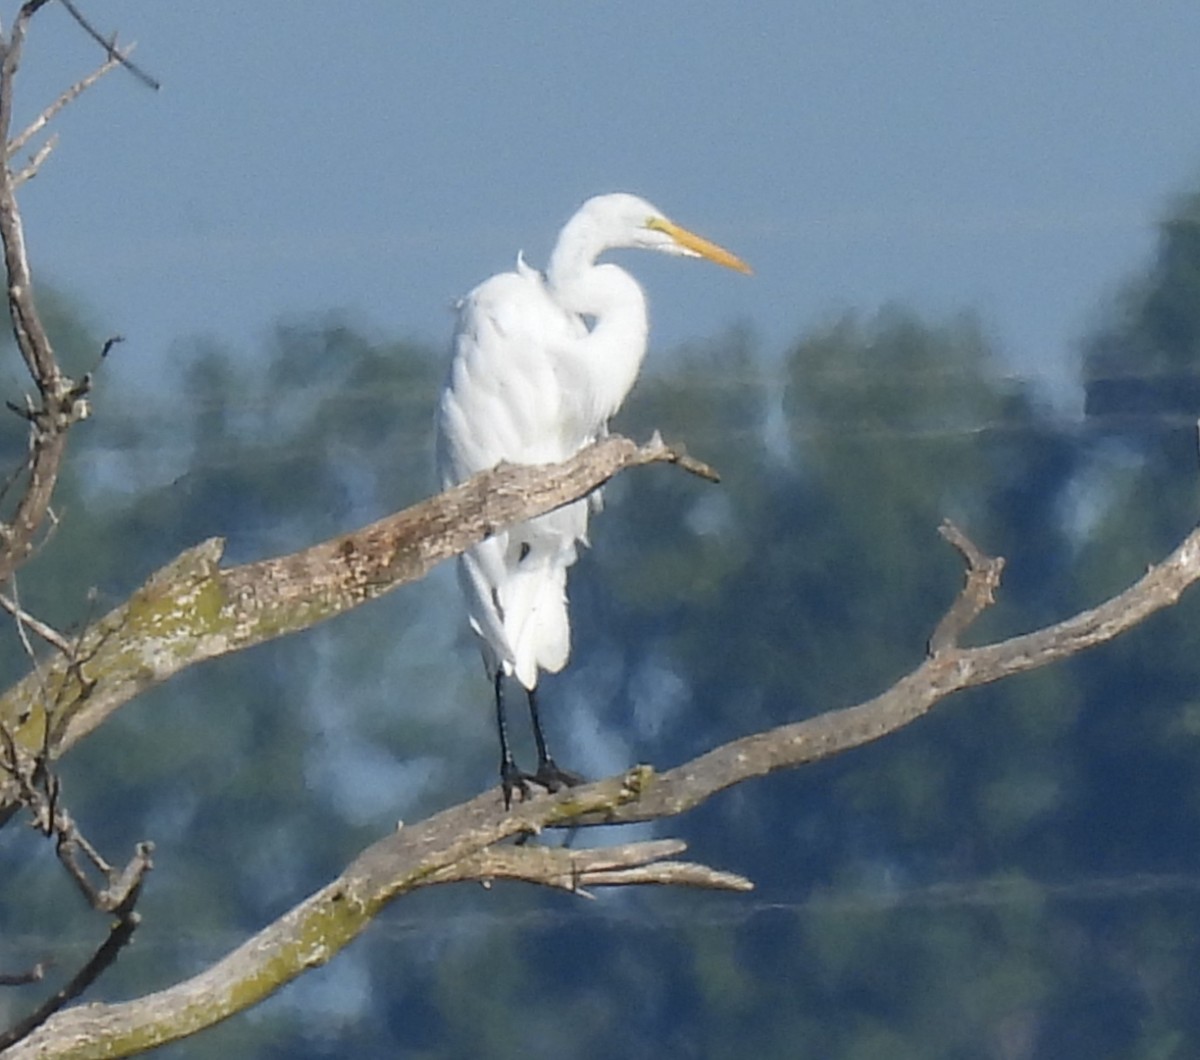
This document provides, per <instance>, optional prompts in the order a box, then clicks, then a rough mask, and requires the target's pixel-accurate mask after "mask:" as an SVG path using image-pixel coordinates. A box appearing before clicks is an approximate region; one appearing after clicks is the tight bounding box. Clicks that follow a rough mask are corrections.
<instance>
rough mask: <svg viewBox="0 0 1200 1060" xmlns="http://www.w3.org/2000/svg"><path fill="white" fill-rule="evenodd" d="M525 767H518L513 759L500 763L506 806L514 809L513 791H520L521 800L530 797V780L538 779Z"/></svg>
mask: <svg viewBox="0 0 1200 1060" xmlns="http://www.w3.org/2000/svg"><path fill="white" fill-rule="evenodd" d="M536 779H537V778H536V777H532V776H530V775H529V774H528V773H526V772H525V771H524V770H523V769H520V768H518V766H517V763H516V762H514V761H513V760H512V759H509V760H508V761H505V762H501V763H500V788H501V790H502V791H503V792H504V808H505V809H506V810H511V809H512V801H513V792H514V791H516V792H520V794H521V801H522V802H524V801H525V800H526V799H527V798H529V782H530V781H531V780H536Z"/></svg>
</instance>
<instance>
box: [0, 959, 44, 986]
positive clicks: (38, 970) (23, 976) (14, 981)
mask: <svg viewBox="0 0 1200 1060" xmlns="http://www.w3.org/2000/svg"><path fill="white" fill-rule="evenodd" d="M45 978H46V962H45V961H38V962H37V964H35V965H34V966H33V967H32V968H30V969H29V971H27V972H0V986H26V985H27V984H29V983H40V982H41V981H42V980H43V979H45Z"/></svg>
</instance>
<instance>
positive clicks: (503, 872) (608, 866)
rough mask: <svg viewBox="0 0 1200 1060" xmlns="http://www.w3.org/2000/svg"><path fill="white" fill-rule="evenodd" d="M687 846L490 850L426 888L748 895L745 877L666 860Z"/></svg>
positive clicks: (435, 877) (667, 842) (654, 843)
mask: <svg viewBox="0 0 1200 1060" xmlns="http://www.w3.org/2000/svg"><path fill="white" fill-rule="evenodd" d="M686 849H687V844H686V843H684V842H683V841H682V840H679V839H657V840H648V841H645V842H637V843H626V844H624V845H622V846H616V847H599V848H595V849H591V850H587V849H585V850H573V849H568V848H564V847H543V846H492V847H488V848H487V849H485V850H481V851H479V852H478V853H477V854H475V855H473V856H471V857H467V858H463V859H461V860H459V861H456V862H454V863H453V864H452V865H448V866H446V867H445V868H444V869H441V870H439V871H438V872H435V873H432V874H431V875H430V880H429V882H431V883H455V882H461V881H464V880H483V881H484V882H489V881H491V880H493V879H508V880H523V881H525V882H527V883H537V884H541V885H542V886H545V887H555V888H557V889H559V890H563V891H570V892H571V893H573V894H578V895H580V896H581V897H585V898H590V897H592V895H591V894H589V893H588V891H587V890H586V888H588V887H626V886H631V885H634V886H636V885H645V884H673V885H682V886H689V887H707V888H713V889H719V890H731V891H750V890H753V889H754V884H752V883H751V882H750V881H749V880H748V879H746V878H745V877H744V876H739V875H737V874H736V873H732V872H721V871H719V870H717V869H712V868H709V867H708V866H707V865H698V864H695V863H692V862H684V861H668V860H666V859H667V858H671V857H674V856H675V855H676V854H681V853H683V851H685V850H686Z"/></svg>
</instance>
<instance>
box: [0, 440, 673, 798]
mask: <svg viewBox="0 0 1200 1060" xmlns="http://www.w3.org/2000/svg"><path fill="white" fill-rule="evenodd" d="M685 459H686V458H685V455H684V454H683V453H682V451H681V450H678V449H674V448H672V447H670V446H667V445H665V444H663V442H662V441H661V439H660V440H657V441H653V440H652V441H651V442H650V443H648V444H647V445H644V446H640V447H639V446H637V445H636V444H634V443H633V442H631V441H629V439H627V438H622V437H621V436H619V435H611V436H610V437H608V438H606V439H604V440H603V441H601V442H597V443H596V444H595V445H593V446H590V447H589V448H587V449H585V450H583V451H582V452H581V453H579V454H577V455H576V456H575V457H573V458H572V459H571V460H568V461H565V462H563V463H562V464H557V465H551V466H546V467H516V466H511V465H509V466H501V467H499V468H496V469H495V470H493V471H489V472H485V473H483V474H481V475H477V476H476V477H475V478H473V479H471V480H470V481H468V482H466V483H464V484H463V485H461V486H458V487H457V488H455V489H453V490H450V491H448V492H446V493H443V494H441V495H440V496H437V497H433V498H430V499H429V500H427V501H423V502H422V503H420V504H417V505H414V506H413V507H412V508H408V509H406V510H405V511H402V512H399V513H397V514H395V515H392V516H389V517H387V518H385V519H381V520H379V521H378V522H376V523H373V524H372V525H370V526H367V527H364V528H363V529H361V530H357V531H355V532H353V533H349V534H344V535H342V536H341V537H337V538H334V539H332V540H330V541H325V542H322V543H321V544H318V545H314V546H312V547H311V548H308V549H304V550H303V551H301V552H297V553H294V554H293V555H290V556H283V557H279V558H276V559H268V560H263V561H261V562H258V563H249V564H245V565H243V566H240V567H232V568H227V569H222V568H221V567H220V559H221V552H222V548H223V542H222V541H221V540H220V539H217V538H214V539H211V540H209V541H206V542H203V543H202V544H200V545H197V546H196V547H195V548H193V549H190V550H189V551H187V552H185V553H183V554H182V555H181V556H180V557H179V558H178V559H176V560H175V561H174V562H172V563H171V564H170V565H169V566H167V567H165V568H163V569H162V570H161V571H159V572H158V573H157V574H155V575H154V576H153V577H152V578H151V579H150V580H149V581H148V582H147V583H146V584H145V585H144V586H143V587H142V588H141V589H139V590H138V591H137V592H135V593H134V594H133V596H131V597H130V598H129V600H128V601H127V602H126V603H124V604H122V605H121V606H120V607H118V608H116V609H114V610H113V611H111V612H110V613H109V614H107V615H105V616H104V617H103V618H101V619H100V620H99V621H97V622H95V623H93V624H92V625H91V626H89V627H88V628H87V629H86V630H84V632H83V633H82V634H81V635H80V637H79V645H78V649H77V651H76V654H75V657H74V661H68V660H67V659H63V658H60V659H55V660H51V661H50V662H48V663H47V664H46V665H45V666H44V667H43V668H42V672H43V675H44V679H45V682H46V685H47V687H48V689H49V693H50V696H49V702H50V703H51V704H53V705H54V706H53V709H52V710H51V711H49V712H48V711H47V709H46V705H47V697H46V696H45V695H43V694H42V693H41V690H40V688H39V685H38V680H37V675H36V674H30V675H29V676H27V677H26V678H25V679H24V680H23V681H21V682H20V683H19V684H17V685H16V686H15V687H13V688H11V689H9V691H8V692H6V693H5V694H4V695H3V696H0V724H4V725H7V726H8V727H9V729H10V730H11V731H12V733H13V735H14V737H15V738H16V739H17V740H18V742H20V743H22V744H23V745H24V746H27V747H35V746H40V745H41V744H42V743H43V742H44V741H48V746H49V748H50V751H51V754H52V755H54V756H57V755H59V754H62V753H64V752H65V751H67V750H68V749H70V748H71V747H72V746H74V744H75V743H77V742H78V741H79V740H80V739H82V738H83V737H84V736H86V735H87V734H88V733H90V732H91V731H92V730H94V729H95V728H96V727H97V726H98V725H100V724H101V723H102V722H103V721H104V720H105V719H106V718H108V717H109V716H110V715H111V714H112V713H113V711H115V710H117V709H118V708H120V707H121V706H122V705H123V704H125V703H127V702H129V701H130V700H131V699H133V698H134V697H135V696H137V695H139V694H140V693H142V692H144V691H145V690H146V689H148V688H152V687H154V686H155V685H157V684H160V683H161V682H163V681H165V680H166V679H167V678H169V677H171V676H173V675H174V674H176V673H178V672H179V671H180V670H182V669H185V668H186V667H189V666H192V665H194V664H195V663H198V662H201V661H203V660H205V659H211V658H214V657H216V656H220V655H225V654H228V653H230V652H234V651H240V650H242V649H243V648H247V647H250V646H251V645H254V644H259V643H262V642H263V641H266V640H271V639H274V638H275V637H279V636H282V635H284V634H286V633H293V632H296V631H298V630H301V629H306V628H308V627H310V626H312V625H315V624H316V623H317V622H320V621H323V620H325V619H327V618H331V617H333V616H334V615H337V614H341V613H342V612H344V611H347V610H349V609H351V608H353V607H357V606H358V605H360V604H362V603H365V602H366V601H368V600H372V599H374V598H375V597H377V596H379V595H381V594H383V593H385V592H388V591H390V590H392V589H394V588H396V587H397V586H399V585H403V584H405V583H407V582H411V581H415V580H417V579H419V578H421V577H423V576H424V575H425V574H426V573H427V572H428V571H429V570H430V569H431V568H432V567H433V566H434V565H435V564H436V563H439V562H441V561H442V560H444V559H448V558H450V557H451V556H454V555H456V554H457V553H459V552H462V551H463V550H464V549H466V548H468V547H470V546H471V545H472V544H474V543H475V542H477V541H480V540H482V539H483V538H484V537H487V536H488V535H489V534H492V533H494V532H496V531H497V530H498V529H501V528H503V527H504V526H507V525H510V524H511V523H514V522H519V521H521V520H523V519H528V518H530V517H532V516H534V515H538V514H540V513H542V512H546V511H549V510H551V509H552V508H556V507H558V506H559V505H561V504H565V503H567V502H568V501H571V500H574V499H576V498H577V497H582V496H584V495H585V494H587V493H589V492H590V491H591V490H593V489H595V488H596V487H597V486H599V485H601V484H603V483H604V482H606V481H607V480H608V479H609V478H611V477H612V476H613V475H615V474H616V473H617V472H618V471H621V470H622V469H624V468H628V467H636V466H639V465H642V464H649V463H655V462H668V463H681V464H682V463H683V462H684V460H685ZM689 470H691V468H689ZM51 715H53V716H51ZM8 795H9V792H8V791H7V790H4V789H0V806H3V805H4V803H6V802H9V801H11V800H10V799H9V798H8Z"/></svg>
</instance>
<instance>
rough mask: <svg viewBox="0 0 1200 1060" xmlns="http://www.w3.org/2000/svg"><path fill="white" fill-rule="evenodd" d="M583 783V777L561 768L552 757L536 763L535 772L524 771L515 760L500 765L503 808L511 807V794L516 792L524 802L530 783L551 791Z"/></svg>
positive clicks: (508, 808) (529, 792) (509, 808)
mask: <svg viewBox="0 0 1200 1060" xmlns="http://www.w3.org/2000/svg"><path fill="white" fill-rule="evenodd" d="M583 783H584V778H583V777H581V776H580V775H579V774H578V773H572V772H571V771H570V770H569V769H563V768H562V767H561V766H559V765H558V764H557V763H556V762H555V761H554V759H553V758H547V759H545V760H544V761H542V762H539V763H538V768H537V772H536V773H526V772H525V771H524V770H523V769H521V768H520V767H519V766H518V765H517V764H516V762H504V763H502V764H501V766H500V788H501V790H502V791H503V792H504V808H505V809H506V810H511V809H512V801H513V794H514V793H517V794H519V795H520V797H521V801H522V802H524V801H525V800H526V799H527V798H529V796H530V795H531V794H532V790H531V788H530V785H531V784H536V785H537V786H538V787H539V788H545V789H546V790H547V791H549V792H551V793H553V792H556V791H562V789H563V788H574V787H577V786H578V785H580V784H583Z"/></svg>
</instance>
